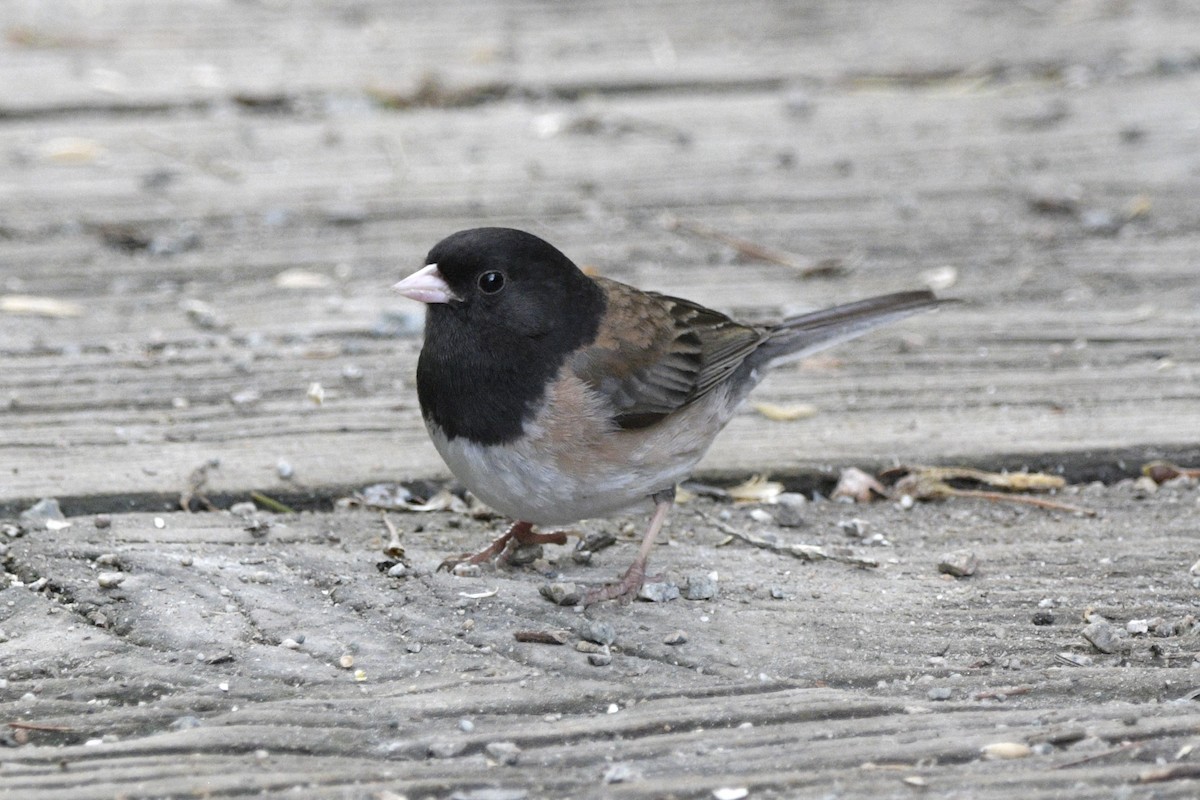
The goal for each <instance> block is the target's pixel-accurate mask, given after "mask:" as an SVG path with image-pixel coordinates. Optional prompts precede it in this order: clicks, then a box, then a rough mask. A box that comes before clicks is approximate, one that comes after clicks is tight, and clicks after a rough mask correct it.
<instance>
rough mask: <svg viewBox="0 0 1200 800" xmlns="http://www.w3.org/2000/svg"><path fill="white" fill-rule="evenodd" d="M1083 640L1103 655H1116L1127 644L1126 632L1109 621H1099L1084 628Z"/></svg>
mask: <svg viewBox="0 0 1200 800" xmlns="http://www.w3.org/2000/svg"><path fill="white" fill-rule="evenodd" d="M1081 633H1082V634H1083V638H1085V639H1087V640H1088V641H1089V642H1091V644H1092V647H1095V648H1096V649H1097V650H1099V651H1100V652H1101V653H1115V652H1117V651H1118V650H1120V649H1122V648H1123V646H1124V644H1125V642H1124V639H1125V631H1123V630H1121V629H1120V628H1117V627H1116V626H1115V625H1113V624H1112V623H1110V622H1109V621H1108V620H1104V619H1097V620H1096V621H1094V622H1089V623H1088V624H1087V625H1085V626H1084V628H1083V631H1082V632H1081Z"/></svg>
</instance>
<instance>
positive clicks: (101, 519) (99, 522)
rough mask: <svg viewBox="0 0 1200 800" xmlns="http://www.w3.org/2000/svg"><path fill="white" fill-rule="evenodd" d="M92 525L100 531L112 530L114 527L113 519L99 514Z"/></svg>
mask: <svg viewBox="0 0 1200 800" xmlns="http://www.w3.org/2000/svg"><path fill="white" fill-rule="evenodd" d="M92 524H93V525H95V526H96V527H97V528H100V529H103V528H111V527H112V517H110V516H109V515H108V514H97V515H96V516H95V518H94V519H93V520H92Z"/></svg>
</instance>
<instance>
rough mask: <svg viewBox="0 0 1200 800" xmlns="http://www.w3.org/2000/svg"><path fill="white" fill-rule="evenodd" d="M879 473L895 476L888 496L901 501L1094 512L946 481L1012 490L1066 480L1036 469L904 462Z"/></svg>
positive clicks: (1046, 487)
mask: <svg viewBox="0 0 1200 800" xmlns="http://www.w3.org/2000/svg"><path fill="white" fill-rule="evenodd" d="M881 477H883V478H885V479H888V478H897V480H896V482H895V484H893V486H892V491H891V496H892V497H895V498H898V499H899V500H900V501H901V502H903V501H904V498H906V497H907V498H909V502H912V501H913V500H944V499H946V498H950V497H975V498H979V499H982V500H990V501H992V502H998V503H1021V504H1024V505H1030V506H1036V507H1037V508H1044V509H1047V510H1050V511H1065V512H1068V513H1071V514H1082V515H1084V516H1088V517H1094V516H1096V512H1095V511H1093V510H1092V509H1089V508H1082V507H1080V506H1074V505H1070V504H1068V503H1060V502H1057V501H1054V500H1046V499H1043V498H1040V497H1026V496H1023V495H1016V494H1005V493H1003V492H991V491H982V490H979V489H959V488H956V487H954V486H951V485H950V483H948V481H951V480H964V481H973V482H977V483H983V484H985V485H988V486H994V487H997V488H1002V489H1006V490H1008V491H1013V492H1048V491H1054V490H1056V489H1061V488H1063V487H1064V486H1066V481H1065V480H1064V479H1063V478H1062V477H1060V476H1058V475H1046V474H1044V473H1040V472H1012V473H998V472H985V471H983V470H977V469H972V468H970V467H922V466H908V467H898V468H896V469H891V470H887V471H886V472H884V473H883V475H882V476H881Z"/></svg>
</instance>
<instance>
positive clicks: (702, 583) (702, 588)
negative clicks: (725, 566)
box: [683, 572, 717, 600]
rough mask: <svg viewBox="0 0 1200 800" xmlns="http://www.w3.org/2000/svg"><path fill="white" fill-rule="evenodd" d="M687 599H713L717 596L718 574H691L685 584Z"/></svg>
mask: <svg viewBox="0 0 1200 800" xmlns="http://www.w3.org/2000/svg"><path fill="white" fill-rule="evenodd" d="M683 596H684V598H685V599H687V600H712V599H713V598H714V597H716V596H717V574H716V573H715V572H713V573H709V574H698V575H689V576H688V578H687V580H686V581H685V582H684V586H683Z"/></svg>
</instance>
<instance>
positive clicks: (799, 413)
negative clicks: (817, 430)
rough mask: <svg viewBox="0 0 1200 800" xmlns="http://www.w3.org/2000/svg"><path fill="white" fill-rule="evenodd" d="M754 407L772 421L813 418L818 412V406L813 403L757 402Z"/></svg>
mask: <svg viewBox="0 0 1200 800" xmlns="http://www.w3.org/2000/svg"><path fill="white" fill-rule="evenodd" d="M753 408H754V410H755V411H757V412H758V413H759V414H762V415H763V416H764V417H766V418H767V419H769V420H771V421H772V422H793V421H795V420H798V419H811V418H812V417H815V416H816V415H817V413H818V410H817V407H816V406H814V405H812V404H811V403H793V404H791V405H786V406H782V405H779V404H777V403H755V404H754V406H753Z"/></svg>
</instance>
